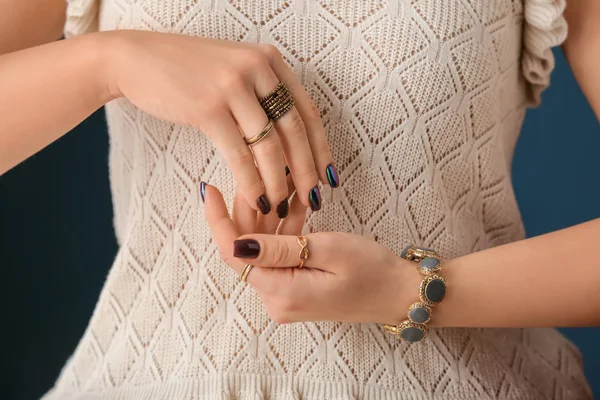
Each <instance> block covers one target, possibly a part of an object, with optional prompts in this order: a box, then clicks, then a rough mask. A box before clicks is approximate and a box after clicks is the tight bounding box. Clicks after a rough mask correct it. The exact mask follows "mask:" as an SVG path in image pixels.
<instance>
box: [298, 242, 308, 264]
mask: <svg viewBox="0 0 600 400" xmlns="http://www.w3.org/2000/svg"><path fill="white" fill-rule="evenodd" d="M298 244H299V245H300V253H298V258H300V265H298V268H302V267H304V263H305V262H306V260H308V256H309V253H308V239H307V238H306V236H302V235H299V236H298Z"/></svg>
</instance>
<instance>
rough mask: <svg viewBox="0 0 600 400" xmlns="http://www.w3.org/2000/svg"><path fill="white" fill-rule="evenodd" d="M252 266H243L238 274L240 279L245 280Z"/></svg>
mask: <svg viewBox="0 0 600 400" xmlns="http://www.w3.org/2000/svg"><path fill="white" fill-rule="evenodd" d="M252 268H254V265H252V264H246V265H245V266H244V270H243V271H242V273H241V275H240V281H242V282H247V278H248V274H249V273H250V270H251V269H252Z"/></svg>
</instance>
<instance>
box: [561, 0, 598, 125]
mask: <svg viewBox="0 0 600 400" xmlns="http://www.w3.org/2000/svg"><path fill="white" fill-rule="evenodd" d="M565 17H566V19H567V22H568V23H569V35H568V36H567V40H566V41H565V43H564V44H563V47H562V48H563V51H564V54H565V57H566V58H567V60H568V61H569V65H570V66H571V70H572V71H573V74H574V75H575V78H577V82H578V83H579V86H580V87H581V90H582V91H583V93H584V94H585V96H586V98H587V100H588V102H589V103H590V105H591V106H592V109H593V110H594V113H595V114H596V117H598V118H600V69H599V68H598V64H600V2H598V1H597V0H572V1H569V2H568V3H567V9H566V11H565Z"/></svg>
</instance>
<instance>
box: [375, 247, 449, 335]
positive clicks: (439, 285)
mask: <svg viewBox="0 0 600 400" xmlns="http://www.w3.org/2000/svg"><path fill="white" fill-rule="evenodd" d="M400 257H402V258H404V259H406V260H409V261H414V262H416V263H417V270H418V271H419V272H420V273H421V274H422V275H424V278H423V280H422V281H421V285H420V286H419V299H420V301H419V302H416V303H413V304H412V305H411V306H410V307H409V309H408V312H407V317H408V319H407V320H405V321H402V322H401V323H400V325H384V326H383V327H384V329H385V330H386V331H387V332H389V333H391V334H393V335H395V336H396V337H397V338H398V339H401V340H406V341H407V342H412V343H414V342H420V341H421V340H423V339H425V338H426V337H427V334H428V333H429V328H428V327H427V324H428V323H429V321H431V313H432V307H434V306H436V305H438V304H439V303H440V302H441V301H442V300H443V299H444V296H445V295H446V288H447V285H446V281H445V280H444V278H442V277H441V276H440V275H439V272H440V271H441V270H442V268H443V265H442V261H441V260H440V256H439V255H438V253H437V252H436V251H435V250H431V249H425V248H420V247H416V246H415V245H410V246H408V247H407V248H405V249H404V250H403V251H402V253H401V254H400Z"/></svg>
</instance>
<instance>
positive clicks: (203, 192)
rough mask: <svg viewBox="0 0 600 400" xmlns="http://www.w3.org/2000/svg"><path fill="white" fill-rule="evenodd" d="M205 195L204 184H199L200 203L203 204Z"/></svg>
mask: <svg viewBox="0 0 600 400" xmlns="http://www.w3.org/2000/svg"><path fill="white" fill-rule="evenodd" d="M205 195H206V182H204V181H202V182H200V196H202V202H203V203H204V196H205Z"/></svg>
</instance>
